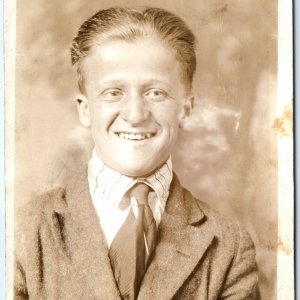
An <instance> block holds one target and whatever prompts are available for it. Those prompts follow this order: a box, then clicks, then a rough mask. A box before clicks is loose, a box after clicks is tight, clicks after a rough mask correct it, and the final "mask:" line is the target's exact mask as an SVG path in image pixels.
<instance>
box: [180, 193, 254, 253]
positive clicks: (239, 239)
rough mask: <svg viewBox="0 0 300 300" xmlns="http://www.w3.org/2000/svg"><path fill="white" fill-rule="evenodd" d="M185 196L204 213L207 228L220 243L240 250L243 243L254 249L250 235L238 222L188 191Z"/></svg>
mask: <svg viewBox="0 0 300 300" xmlns="http://www.w3.org/2000/svg"><path fill="white" fill-rule="evenodd" d="M184 194H185V198H186V199H188V202H190V201H193V202H194V204H193V205H197V207H198V208H199V209H200V210H201V211H202V212H203V214H204V221H205V222H206V223H207V225H208V226H207V227H208V228H210V230H211V231H213V233H214V235H215V236H216V238H217V239H218V241H219V243H224V244H228V245H232V246H233V247H234V248H239V246H240V244H241V243H242V244H245V245H247V247H249V248H254V244H253V241H252V239H251V237H250V235H249V233H248V232H247V231H246V230H245V229H244V227H243V226H242V225H241V224H240V223H239V222H238V221H236V220H234V219H232V218H231V217H230V216H227V215H225V214H223V213H221V212H219V211H217V210H215V209H214V208H212V207H211V206H209V205H208V204H207V203H206V202H204V201H201V200H199V199H197V198H196V197H194V196H193V195H192V194H191V192H190V191H188V190H186V189H184Z"/></svg>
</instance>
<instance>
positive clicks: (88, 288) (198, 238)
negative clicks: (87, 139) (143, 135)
mask: <svg viewBox="0 0 300 300" xmlns="http://www.w3.org/2000/svg"><path fill="white" fill-rule="evenodd" d="M16 220H17V224H16V227H15V228H16V231H15V273H14V299H38V300H41V299H50V300H54V299H70V300H71V299H72V300H76V299H87V300H89V299H110V300H111V299H112V300H113V299H120V295H119V291H118V288H117V286H116V283H115V280H114V277H113V273H112V269H111V266H110V261H109V257H108V249H107V246H106V244H105V239H104V234H103V233H102V231H101V228H100V224H99V220H98V217H97V214H96V211H95V209H94V206H93V204H92V201H91V197H90V193H89V188H88V181H87V170H86V169H85V171H84V172H81V175H80V176H73V179H72V180H71V182H70V183H69V184H67V186H66V187H65V188H58V189H55V190H52V191H50V192H48V193H46V194H44V195H42V196H41V197H40V198H38V199H35V201H34V202H30V203H29V204H28V205H26V208H25V209H22V211H21V213H18V214H17V215H16ZM257 281H258V278H257V268H256V262H255V250H254V246H253V243H252V241H251V238H250V237H249V235H248V233H247V232H245V231H244V230H243V229H241V228H240V226H239V225H237V224H236V223H234V222H232V221H231V220H229V219H228V218H226V217H224V216H222V215H220V214H218V213H216V212H214V211H213V210H212V209H210V208H209V207H208V206H207V205H206V204H204V203H203V202H200V201H199V200H197V199H195V198H194V197H193V196H192V195H191V194H190V193H189V192H188V191H187V190H185V189H184V188H183V187H182V186H181V185H180V183H179V181H178V179H177V178H176V176H174V179H173V181H172V184H171V187H170V195H169V198H168V201H167V205H166V208H165V212H164V214H163V217H162V221H161V224H160V225H159V229H158V243H157V246H156V249H155V253H154V255H153V259H152V261H151V263H150V265H149V268H148V270H147V272H146V274H145V276H144V278H143V281H142V284H141V288H140V292H139V295H138V299H139V300H144V299H149V300H156V299H159V300H166V299H199V300H216V299H230V300H234V299H238V300H241V299H258V298H259V296H258V293H257Z"/></svg>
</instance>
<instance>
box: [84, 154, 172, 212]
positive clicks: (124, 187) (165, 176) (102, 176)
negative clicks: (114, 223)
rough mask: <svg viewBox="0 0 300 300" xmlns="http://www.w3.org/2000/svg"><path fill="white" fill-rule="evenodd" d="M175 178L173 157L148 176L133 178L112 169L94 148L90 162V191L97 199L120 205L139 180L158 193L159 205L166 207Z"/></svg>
mask: <svg viewBox="0 0 300 300" xmlns="http://www.w3.org/2000/svg"><path fill="white" fill-rule="evenodd" d="M172 178H173V174H172V161H171V157H169V158H168V160H167V161H166V162H165V163H164V164H163V165H162V166H161V167H160V168H159V169H158V170H157V171H156V172H155V173H153V174H152V175H150V176H148V177H146V178H132V177H129V176H126V175H122V174H120V173H118V172H117V171H115V170H113V169H111V168H110V167H108V166H107V165H105V164H104V162H103V161H102V160H101V158H100V157H99V156H98V155H97V153H96V151H95V149H94V150H93V154H92V158H91V159H90V161H89V164H88V180H89V186H90V192H91V195H92V197H93V198H94V197H95V196H96V195H97V196H96V197H97V201H101V202H102V201H103V202H105V203H106V204H109V203H110V204H111V205H113V206H118V205H119V202H120V201H121V200H122V198H123V196H124V195H125V193H126V192H127V191H128V190H129V189H130V188H131V187H132V186H134V185H135V184H136V183H137V182H144V183H145V184H147V185H149V186H150V187H151V188H152V189H153V190H154V191H155V193H156V195H157V198H158V201H159V206H160V207H163V209H164V207H165V203H166V201H167V198H168V195H169V188H170V184H171V181H172Z"/></svg>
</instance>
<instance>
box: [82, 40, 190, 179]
mask: <svg viewBox="0 0 300 300" xmlns="http://www.w3.org/2000/svg"><path fill="white" fill-rule="evenodd" d="M83 72H84V73H83V74H84V79H85V91H86V93H85V95H80V96H79V99H80V100H81V102H79V104H78V111H79V117H80V121H81V123H82V124H83V125H85V126H87V127H91V131H92V136H93V139H94V142H95V148H96V151H97V154H98V155H99V156H100V157H101V158H102V160H103V161H104V162H105V163H106V164H107V165H108V166H109V167H111V168H113V169H114V170H116V171H118V172H120V173H122V174H124V175H127V176H133V177H141V176H146V175H149V174H151V173H153V171H155V170H156V169H158V168H159V167H160V166H161V165H162V164H163V163H164V162H165V161H166V160H167V158H168V156H169V155H170V152H171V148H172V146H173V145H174V142H175V141H176V137H177V133H178V128H179V126H180V124H181V122H182V121H183V118H184V117H185V114H186V111H188V110H189V108H190V107H191V98H190V96H189V95H188V94H187V90H186V86H185V84H184V82H183V80H182V76H181V69H180V64H179V62H178V61H177V60H176V59H175V56H174V54H173V52H172V51H171V50H170V49H169V48H168V47H167V46H166V45H164V44H163V43H162V42H161V41H159V40H158V39H155V38H147V39H140V40H137V41H134V42H125V41H110V42H107V43H105V44H102V45H100V46H95V47H94V48H93V49H92V50H91V53H90V54H89V56H88V57H86V58H85V61H84V64H83Z"/></svg>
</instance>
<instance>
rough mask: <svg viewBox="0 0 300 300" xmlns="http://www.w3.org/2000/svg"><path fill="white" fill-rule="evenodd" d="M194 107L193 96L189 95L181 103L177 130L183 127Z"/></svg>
mask: <svg viewBox="0 0 300 300" xmlns="http://www.w3.org/2000/svg"><path fill="white" fill-rule="evenodd" d="M193 107H194V95H192V94H189V95H187V96H186V98H185V99H184V102H183V103H182V106H181V110H180V113H179V116H178V118H179V128H183V127H184V123H185V120H186V118H187V117H188V116H189V115H190V114H191V113H192V110H193Z"/></svg>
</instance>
